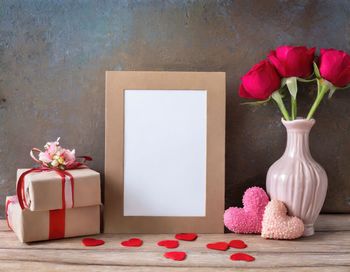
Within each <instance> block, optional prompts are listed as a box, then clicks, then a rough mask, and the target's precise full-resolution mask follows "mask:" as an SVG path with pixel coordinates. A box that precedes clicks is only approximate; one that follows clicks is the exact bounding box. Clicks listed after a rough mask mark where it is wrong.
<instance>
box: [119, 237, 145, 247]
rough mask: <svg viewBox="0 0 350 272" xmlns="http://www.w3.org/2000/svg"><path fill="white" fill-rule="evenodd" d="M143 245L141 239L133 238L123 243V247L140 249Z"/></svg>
mask: <svg viewBox="0 0 350 272" xmlns="http://www.w3.org/2000/svg"><path fill="white" fill-rule="evenodd" d="M142 244H143V241H142V240H141V239H139V238H131V239H129V240H127V241H123V242H121V245H122V246H125V247H140V246H142Z"/></svg>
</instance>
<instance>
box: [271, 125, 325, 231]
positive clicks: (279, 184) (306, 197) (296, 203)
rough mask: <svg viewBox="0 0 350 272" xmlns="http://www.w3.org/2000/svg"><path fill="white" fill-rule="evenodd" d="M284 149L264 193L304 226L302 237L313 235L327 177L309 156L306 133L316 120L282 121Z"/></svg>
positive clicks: (307, 135) (307, 133)
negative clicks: (284, 132) (277, 201)
mask: <svg viewBox="0 0 350 272" xmlns="http://www.w3.org/2000/svg"><path fill="white" fill-rule="evenodd" d="M282 122H283V125H284V126H285V127H286V129H287V146H286V150H285V152H284V154H283V155H282V157H281V158H280V159H279V160H277V161H276V162H275V163H274V164H273V165H272V166H271V167H270V169H269V171H268V173H267V177H266V189H267V192H268V194H269V196H270V198H271V199H278V200H281V201H283V202H284V204H286V206H287V208H288V214H289V215H293V216H297V217H299V218H300V219H302V220H303V222H304V224H305V231H304V236H310V235H313V234H314V223H315V221H316V219H317V217H318V215H319V213H320V211H321V208H322V206H323V203H324V200H325V197H326V193H327V186H328V180H327V174H326V172H325V170H324V169H323V168H322V166H321V165H319V164H318V163H317V162H316V161H315V160H314V159H313V158H312V156H311V153H310V149H309V133H310V130H311V128H312V126H313V125H314V124H315V120H313V119H312V120H305V119H296V120H294V121H284V120H282Z"/></svg>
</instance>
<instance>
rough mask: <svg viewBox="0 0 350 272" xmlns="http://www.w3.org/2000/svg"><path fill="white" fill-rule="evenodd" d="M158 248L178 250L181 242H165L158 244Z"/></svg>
mask: <svg viewBox="0 0 350 272" xmlns="http://www.w3.org/2000/svg"><path fill="white" fill-rule="evenodd" d="M158 246H163V247H166V248H177V247H178V246H179V241H177V240H163V241H159V242H158Z"/></svg>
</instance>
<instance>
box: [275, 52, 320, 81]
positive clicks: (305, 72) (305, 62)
mask: <svg viewBox="0 0 350 272" xmlns="http://www.w3.org/2000/svg"><path fill="white" fill-rule="evenodd" d="M315 50H316V48H315V47H313V48H309V49H308V48H306V47H305V46H288V45H283V46H280V47H278V48H277V49H276V50H273V51H271V52H270V54H269V56H268V58H269V60H270V61H271V63H272V64H273V65H274V66H275V67H276V69H277V71H278V73H279V74H280V75H281V76H282V77H303V78H305V77H308V76H310V75H311V74H312V72H313V66H312V65H313V61H314V58H315Z"/></svg>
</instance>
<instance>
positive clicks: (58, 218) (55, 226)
mask: <svg viewBox="0 0 350 272" xmlns="http://www.w3.org/2000/svg"><path fill="white" fill-rule="evenodd" d="M34 151H36V152H41V151H40V150H39V149H37V148H33V149H32V150H31V151H30V156H31V157H32V158H33V160H35V161H36V162H38V163H40V166H39V167H34V168H31V169H29V170H27V171H25V172H24V173H22V175H21V176H20V177H19V179H18V182H17V188H16V189H17V198H18V203H19V205H20V207H21V209H22V210H23V209H25V208H28V205H27V201H26V196H25V188H24V187H25V186H24V185H25V184H24V183H25V182H24V180H25V177H26V176H27V175H28V174H30V173H35V172H36V173H40V172H46V171H55V172H56V173H57V174H58V175H59V176H60V177H61V181H62V209H58V210H51V211H49V213H50V218H49V220H50V223H49V226H50V229H49V239H58V238H63V237H64V233H65V214H66V213H65V209H66V198H65V185H66V177H69V179H70V182H71V189H72V202H73V203H72V207H74V178H73V176H72V175H71V173H69V172H68V171H67V170H73V169H81V168H86V165H85V162H86V161H91V160H92V158H91V157H89V156H80V157H77V158H79V159H82V160H83V161H82V162H78V161H76V162H74V163H73V164H71V165H70V166H69V167H68V168H67V169H64V170H62V169H59V168H50V167H48V166H47V165H46V164H44V163H43V162H41V161H39V160H38V159H37V158H35V156H34V154H33V152H34ZM6 206H7V204H6Z"/></svg>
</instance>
